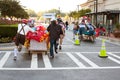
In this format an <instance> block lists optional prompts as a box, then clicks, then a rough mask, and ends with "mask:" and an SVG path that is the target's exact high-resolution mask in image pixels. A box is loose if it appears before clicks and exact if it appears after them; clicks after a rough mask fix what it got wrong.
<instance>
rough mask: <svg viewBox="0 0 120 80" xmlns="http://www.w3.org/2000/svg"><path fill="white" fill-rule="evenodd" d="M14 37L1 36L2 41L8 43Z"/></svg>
mask: <svg viewBox="0 0 120 80" xmlns="http://www.w3.org/2000/svg"><path fill="white" fill-rule="evenodd" d="M12 41H13V40H12V38H11V37H2V38H0V43H8V42H12Z"/></svg>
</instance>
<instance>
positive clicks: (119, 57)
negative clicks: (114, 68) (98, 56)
mask: <svg viewBox="0 0 120 80" xmlns="http://www.w3.org/2000/svg"><path fill="white" fill-rule="evenodd" d="M107 54H109V55H112V56H114V57H116V58H118V59H120V56H117V55H115V54H112V53H111V52H108V53H107Z"/></svg>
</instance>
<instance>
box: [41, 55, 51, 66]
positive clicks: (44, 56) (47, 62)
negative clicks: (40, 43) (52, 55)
mask: <svg viewBox="0 0 120 80" xmlns="http://www.w3.org/2000/svg"><path fill="white" fill-rule="evenodd" d="M42 57H43V61H44V65H45V68H52V65H51V62H50V60H49V58H48V55H45V54H42Z"/></svg>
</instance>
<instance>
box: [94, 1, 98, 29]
mask: <svg viewBox="0 0 120 80" xmlns="http://www.w3.org/2000/svg"><path fill="white" fill-rule="evenodd" d="M95 2H96V13H95V14H96V27H97V25H98V24H97V13H98V0H95Z"/></svg>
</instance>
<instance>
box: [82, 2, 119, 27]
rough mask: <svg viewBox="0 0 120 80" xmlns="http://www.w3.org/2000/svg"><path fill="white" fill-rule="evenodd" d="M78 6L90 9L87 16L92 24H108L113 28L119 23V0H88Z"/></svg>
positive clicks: (106, 25)
mask: <svg viewBox="0 0 120 80" xmlns="http://www.w3.org/2000/svg"><path fill="white" fill-rule="evenodd" d="M96 1H97V2H96ZM84 4H86V5H84ZM80 6H81V8H82V9H85V8H86V7H88V8H89V9H91V13H88V14H87V16H89V17H90V18H91V21H92V23H93V24H99V23H102V24H103V25H104V26H105V27H106V28H107V27H108V26H109V25H111V26H112V28H114V27H115V25H116V24H118V23H120V0H88V1H87V2H86V3H83V4H81V5H80ZM96 17H97V18H96Z"/></svg>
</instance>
